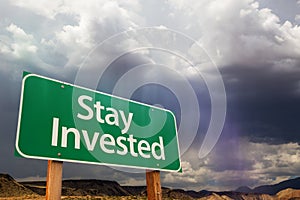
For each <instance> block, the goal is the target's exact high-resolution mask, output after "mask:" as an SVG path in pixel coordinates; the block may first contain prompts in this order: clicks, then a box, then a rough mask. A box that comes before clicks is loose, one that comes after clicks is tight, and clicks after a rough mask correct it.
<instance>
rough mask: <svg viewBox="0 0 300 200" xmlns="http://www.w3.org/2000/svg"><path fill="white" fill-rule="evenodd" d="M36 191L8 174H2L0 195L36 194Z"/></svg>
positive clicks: (0, 175)
mask: <svg viewBox="0 0 300 200" xmlns="http://www.w3.org/2000/svg"><path fill="white" fill-rule="evenodd" d="M34 194H35V193H34V192H33V191H31V190H30V189H28V188H26V187H25V186H23V185H22V184H20V183H18V182H16V181H15V180H14V179H13V178H12V177H11V176H10V175H8V174H0V197H10V196H15V197H19V196H25V195H34Z"/></svg>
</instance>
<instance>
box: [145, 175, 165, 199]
mask: <svg viewBox="0 0 300 200" xmlns="http://www.w3.org/2000/svg"><path fill="white" fill-rule="evenodd" d="M146 183H147V196H148V200H161V199H162V192H161V185H160V172H159V171H146Z"/></svg>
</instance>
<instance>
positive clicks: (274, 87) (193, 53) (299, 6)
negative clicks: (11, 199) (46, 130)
mask: <svg viewBox="0 0 300 200" xmlns="http://www.w3.org/2000/svg"><path fill="white" fill-rule="evenodd" d="M0 27H1V29H0V85H1V86H0V93H1V96H0V110H1V112H0V127H1V129H0V172H3V173H9V174H11V175H12V176H13V177H15V178H18V179H19V180H29V179H31V180H32V179H43V178H44V177H45V175H46V167H47V162H46V161H38V160H29V159H24V158H18V157H15V156H14V143H15V136H16V129H17V120H18V108H19V98H20V92H21V79H22V72H23V71H29V72H32V73H37V74H41V75H44V76H48V77H51V78H56V79H59V80H62V81H67V82H71V83H75V84H78V85H82V86H85V87H89V88H92V89H98V90H101V91H104V92H108V93H115V94H117V95H120V96H124V97H128V98H131V99H135V100H139V101H142V102H145V103H149V104H160V105H161V106H164V107H166V108H168V109H171V110H172V111H174V112H175V115H176V117H177V121H178V124H180V125H182V126H181V127H183V128H182V131H179V139H180V141H179V142H180V143H181V144H180V148H181V153H182V156H181V160H182V167H183V173H181V174H178V173H165V172H164V173H162V174H161V179H162V184H163V185H164V186H168V187H181V188H185V189H194V190H202V189H210V190H227V189H235V188H237V187H238V186H241V185H247V186H250V187H255V186H258V185H262V184H274V183H277V182H279V181H282V180H286V179H289V178H294V177H297V176H298V175H299V174H300V157H299V156H300V146H299V144H298V143H299V141H300V133H299V128H298V124H299V122H298V120H300V104H299V102H300V1H299V0H298V1H297V0H289V1H286V0H272V1H267V0H258V1H255V0H225V1H221V0H190V1H183V0H176V1H159V0H154V1H138V0H133V1H108V0H107V1H106V0H101V1H99V0H92V1H68V0H65V1H61V0H54V1H33V0H31V1H26V2H24V1H20V0H14V1H9V0H1V7H0ZM145 27H148V28H145ZM149 27H152V28H149ZM186 60H188V61H189V62H186ZM191 66H192V67H191ZM216 69H218V70H216ZM129 72H130V73H129ZM219 73H220V74H219ZM199 74H200V75H201V76H199ZM220 77H221V79H220ZM182 79H186V80H188V81H187V82H185V81H184V80H182ZM140 80H145V81H144V82H143V81H140ZM220 80H222V81H223V82H222V83H224V88H225V93H226V104H224V105H227V106H226V117H225V118H224V119H225V121H224V126H222V127H223V130H222V132H220V133H221V135H220V138H218V135H219V134H218V133H215V134H216V135H213V134H211V133H210V132H209V130H210V128H209V127H210V124H212V130H214V131H215V132H218V130H219V129H218V126H220V125H223V121H222V116H223V114H224V113H223V111H225V110H224V108H223V107H222V108H221V107H218V106H216V107H214V102H220V101H221V102H222V100H223V99H222V98H223V92H222V88H220V87H218V86H220V84H219V83H220ZM185 84H187V85H189V86H184V87H183V85H185ZM218 84H219V85H218ZM134 87H135V88H134ZM133 88H134V89H136V90H135V91H132V92H131V93H130V89H132V90H133ZM191 88H192V90H194V93H191V94H189V93H188V92H189V89H191ZM176 92H178V93H176ZM187 95H188V96H187ZM193 95H194V97H196V100H197V101H196V102H197V104H196V105H195V104H194V103H195V102H194V101H193V98H194V97H193ZM184 97H185V98H184ZM186 99H188V100H186ZM218 105H221V106H222V105H223V104H222V103H221V104H218ZM183 107H186V108H185V109H183ZM214 112H216V113H217V115H214V114H213V113H214ZM199 113H200V116H201V117H200V121H199V120H198V117H199V116H198V114H199ZM218 116H219V118H218ZM214 118H216V121H214V120H213V119H214ZM186 119H188V120H186ZM185 123H187V125H184V124H185ZM198 125H199V126H198ZM213 128H215V129H213ZM194 130H196V131H194ZM207 135H208V136H210V139H211V140H213V142H211V143H209V141H211V140H205V138H206V137H205V136H207ZM217 139H218V141H217ZM216 141H217V143H216V145H214V143H215V142H216ZM205 145H206V146H207V145H208V146H213V147H214V148H213V149H212V151H209V152H207V153H208V155H206V153H205V154H201V153H200V154H201V155H202V156H199V151H200V149H201V147H202V148H203V147H206V146H205ZM206 149H207V148H206ZM208 149H209V150H210V148H208ZM64 177H65V178H99V179H108V180H117V181H118V182H119V183H121V184H134V185H143V184H145V177H144V174H143V173H128V172H124V170H121V169H112V168H110V167H106V166H91V165H83V164H69V163H65V164H64Z"/></svg>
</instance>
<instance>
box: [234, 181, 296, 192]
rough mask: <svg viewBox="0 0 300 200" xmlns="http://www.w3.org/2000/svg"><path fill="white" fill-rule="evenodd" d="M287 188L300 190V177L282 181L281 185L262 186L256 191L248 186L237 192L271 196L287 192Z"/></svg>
mask: <svg viewBox="0 0 300 200" xmlns="http://www.w3.org/2000/svg"><path fill="white" fill-rule="evenodd" d="M287 188H291V189H300V177H298V178H294V179H289V180H285V181H282V182H280V183H277V184H274V185H262V186H258V187H255V188H254V189H251V188H249V187H247V186H243V187H239V188H238V189H236V190H235V191H236V192H242V193H251V194H269V195H275V194H277V193H278V192H280V191H281V190H285V189H287Z"/></svg>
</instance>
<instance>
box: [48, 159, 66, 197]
mask: <svg viewBox="0 0 300 200" xmlns="http://www.w3.org/2000/svg"><path fill="white" fill-rule="evenodd" d="M62 169H63V162H61V161H55V160H48V170H47V185H46V200H60V199H61V185H62Z"/></svg>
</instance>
